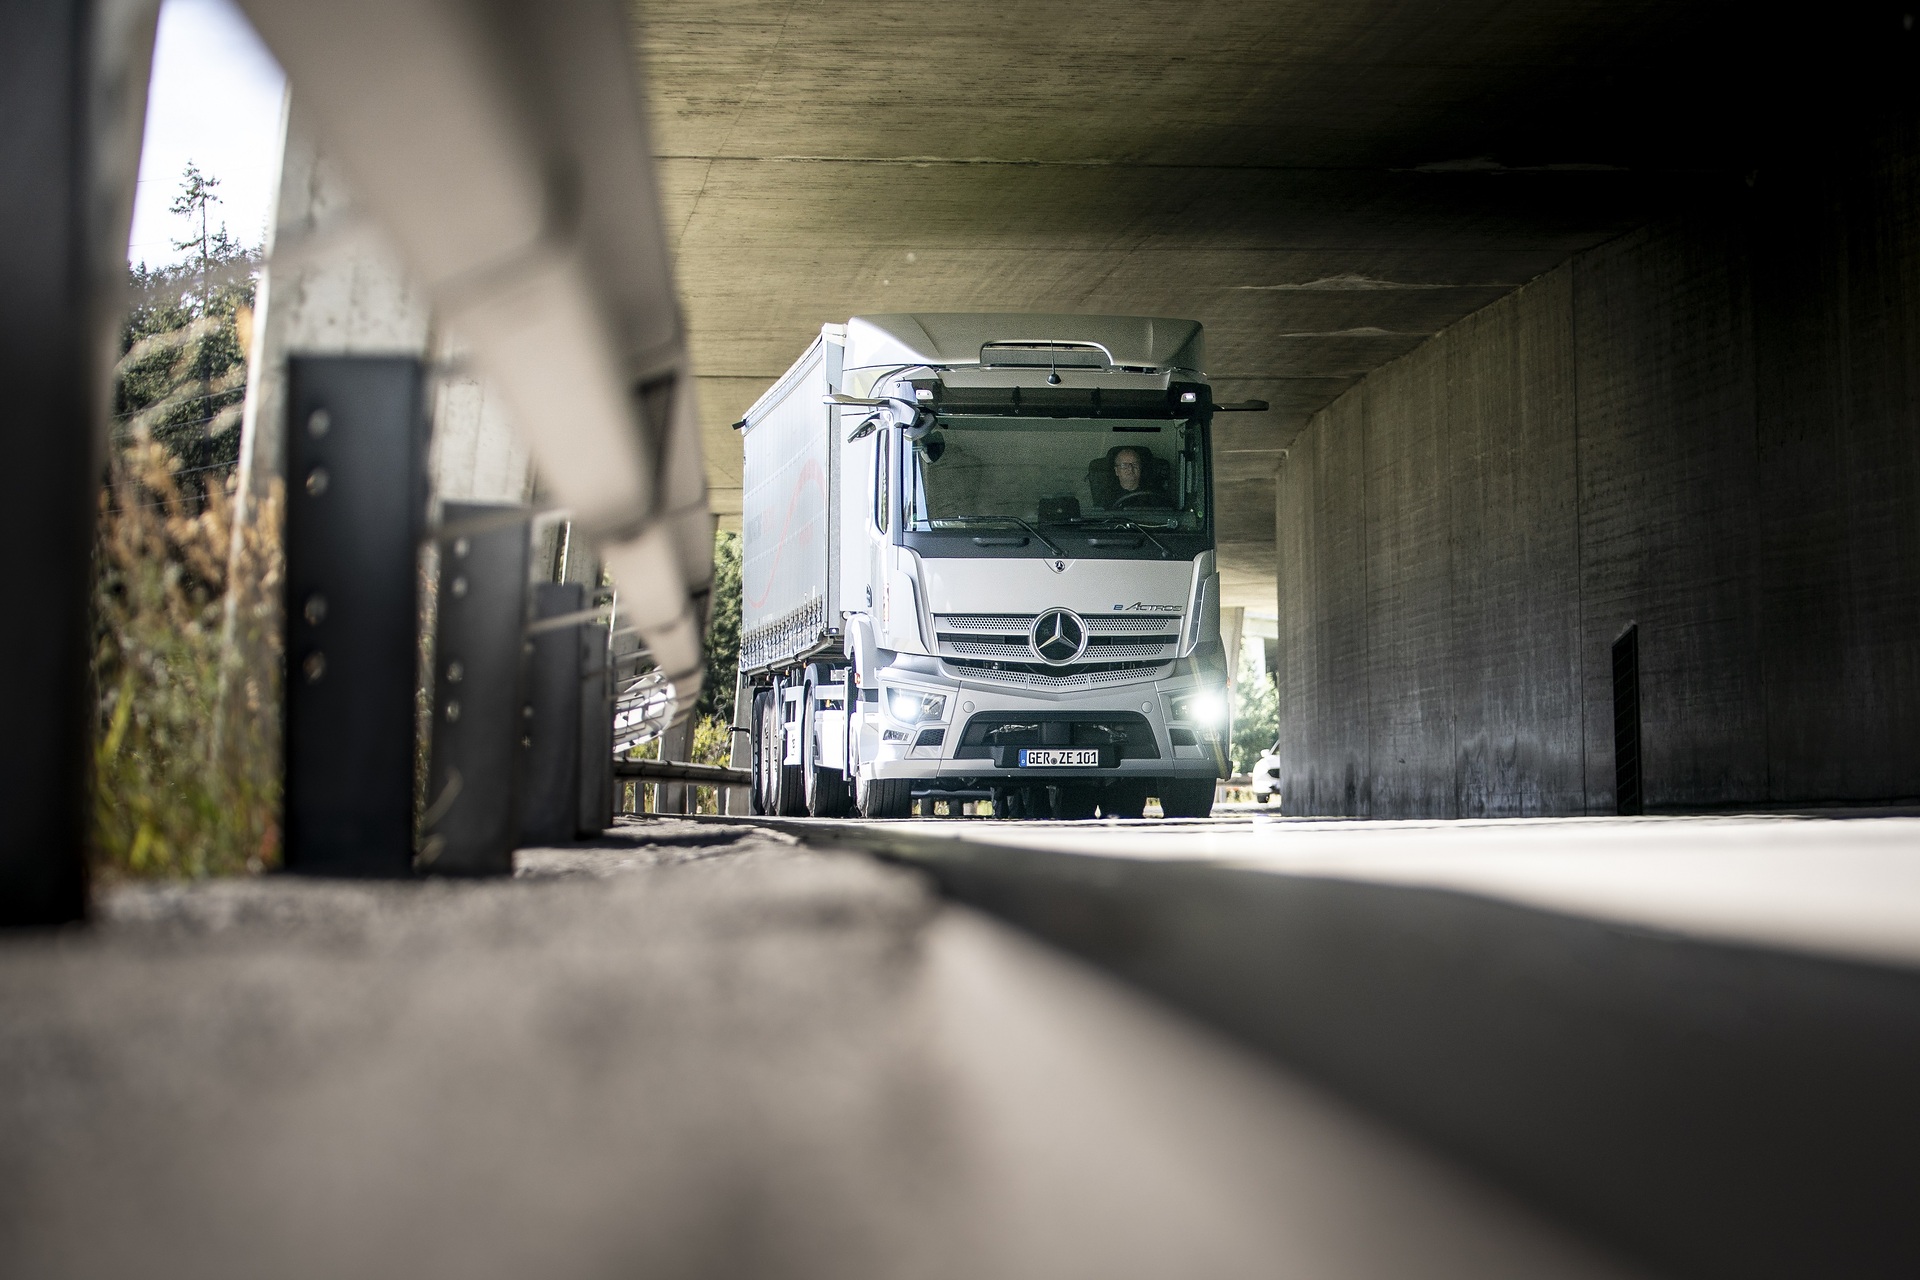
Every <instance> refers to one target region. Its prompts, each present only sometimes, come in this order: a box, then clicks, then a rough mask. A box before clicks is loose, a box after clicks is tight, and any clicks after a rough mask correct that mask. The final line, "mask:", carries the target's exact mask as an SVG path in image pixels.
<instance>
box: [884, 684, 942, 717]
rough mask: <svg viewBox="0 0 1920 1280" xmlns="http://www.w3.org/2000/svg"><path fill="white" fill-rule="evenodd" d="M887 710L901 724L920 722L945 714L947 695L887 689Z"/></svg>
mask: <svg viewBox="0 0 1920 1280" xmlns="http://www.w3.org/2000/svg"><path fill="white" fill-rule="evenodd" d="M887 710H888V712H890V713H891V714H892V716H893V718H894V719H895V720H898V721H899V722H900V723H901V724H921V723H924V722H925V721H928V720H938V719H940V718H941V717H942V716H944V715H946V714H947V695H946V694H944V693H916V692H914V691H913V690H912V689H889V690H887Z"/></svg>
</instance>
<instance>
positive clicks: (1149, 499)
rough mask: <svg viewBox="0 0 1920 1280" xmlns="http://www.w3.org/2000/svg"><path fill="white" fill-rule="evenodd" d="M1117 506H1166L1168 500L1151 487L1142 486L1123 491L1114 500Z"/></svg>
mask: <svg viewBox="0 0 1920 1280" xmlns="http://www.w3.org/2000/svg"><path fill="white" fill-rule="evenodd" d="M1113 505H1114V506H1115V507H1145V506H1156V507H1164V506H1166V505H1167V500H1166V499H1165V498H1163V497H1161V496H1160V495H1159V494H1157V493H1155V492H1153V491H1152V490H1151V489H1146V488H1140V489H1133V490H1130V491H1127V492H1123V493H1121V494H1120V495H1119V496H1118V497H1116V498H1115V499H1114V500H1113Z"/></svg>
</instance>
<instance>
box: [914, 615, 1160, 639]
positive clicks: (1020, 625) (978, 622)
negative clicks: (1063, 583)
mask: <svg viewBox="0 0 1920 1280" xmlns="http://www.w3.org/2000/svg"><path fill="white" fill-rule="evenodd" d="M1039 616H1040V615H1039V614H1037V613H936V614H934V615H933V628H934V630H936V631H940V632H949V631H975V632H984V633H987V634H992V635H1019V636H1024V635H1026V634H1027V633H1028V632H1030V631H1032V630H1033V620H1034V619H1035V618H1037V617H1039ZM1081 621H1083V622H1085V623H1086V624H1087V634H1089V635H1095V636H1101V635H1108V636H1118V635H1143V634H1151V633H1154V632H1165V633H1166V634H1167V635H1168V636H1169V637H1176V638H1177V637H1178V636H1179V634H1180V615H1179V614H1177V613H1165V614H1153V615H1149V616H1145V617H1143V616H1141V615H1139V614H1107V613H1090V614H1082V615H1081Z"/></svg>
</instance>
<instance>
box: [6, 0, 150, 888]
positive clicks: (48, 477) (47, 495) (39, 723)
mask: <svg viewBox="0 0 1920 1280" xmlns="http://www.w3.org/2000/svg"><path fill="white" fill-rule="evenodd" d="M90 7H91V6H89V5H86V4H84V3H78V2H76V0H66V2H64V3H62V2H61V0H48V2H47V3H44V4H12V5H6V6H3V7H0V84H3V85H5V86H6V100H7V121H6V126H5V128H0V177H4V179H5V181H4V183H0V279H4V280H5V281H6V282H7V300H6V306H5V308H4V309H0V380H4V384H5V386H6V389H7V412H6V414H5V416H4V418H3V419H0V423H3V424H4V425H0V441H3V442H4V444H5V448H6V452H7V464H6V466H5V467H0V547H4V548H5V552H4V553H3V554H4V559H0V565H4V567H5V572H6V580H7V591H8V593H9V596H10V597H11V598H12V599H13V600H14V601H15V605H14V608H13V610H12V611H11V612H12V616H11V617H9V618H8V620H7V624H6V625H5V626H4V627H0V670H5V671H6V672H7V674H8V677H9V678H8V681H7V685H8V696H7V731H6V733H5V734H4V735H0V806H4V810H5V813H6V834H5V835H4V836H0V924H8V925H39V924H59V923H62V922H64V921H68V920H75V919H78V918H79V917H80V916H81V915H82V914H84V912H85V910H86V861H85V857H84V850H85V847H86V841H87V827H88V823H87V816H88V808H87V773H88V771H87V759H88V743H89V739H90V736H91V735H90V732H89V730H90V729H91V727H92V724H93V716H92V712H91V708H90V707H89V706H88V700H87V656H88V650H89V648H90V643H89V634H88V622H87V614H88V599H89V595H90V592H89V586H90V575H89V572H88V570H89V566H90V565H91V563H92V553H93V539H94V519H95V506H94V501H95V494H96V493H97V492H98V489H99V484H100V472H99V467H100V417H99V411H98V404H97V388H98V386H99V383H98V382H97V380H96V377H97V373H98V370H97V369H96V367H95V363H94V359H93V357H94V354H95V346H94V340H93V328H94V325H93V319H94V317H93V316H92V315H91V314H90V313H91V312H92V310H93V308H92V307H91V306H90V303H91V301H92V288H91V285H92V283H93V281H92V280H91V279H90V275H91V271H90V265H91V264H90V262H89V247H90V245H89V240H90V237H89V236H88V234H87V230H88V221H89V220H88V218H87V216H86V215H87V213H88V212H89V203H88V200H87V198H86V197H87V194H88V183H87V181H86V179H87V177H88V176H89V175H88V174H87V166H88V160H89V152H90V150H91V148H90V147H89V146H88V141H89V139H88V136H87V131H86V128H85V123H86V121H85V117H84V115H83V114H82V112H81V109H80V108H81V103H82V101H83V98H84V94H83V92H82V89H83V86H84V85H85V83H86V72H85V68H86V66H87V40H86V36H87V25H88V24H87V22H86V21H85V18H86V15H87V13H88V10H89V9H90ZM120 243H121V245H122V246H123V252H124V245H125V244H126V233H125V228H124V225H123V226H122V230H121V240H120ZM115 266H116V267H117V268H118V269H119V270H122V271H124V270H125V268H124V267H120V266H119V264H115Z"/></svg>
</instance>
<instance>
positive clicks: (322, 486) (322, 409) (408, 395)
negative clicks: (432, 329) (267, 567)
mask: <svg viewBox="0 0 1920 1280" xmlns="http://www.w3.org/2000/svg"><path fill="white" fill-rule="evenodd" d="M287 365H288V368H287V384H288V389H287V404H288V425H287V490H288V494H287V530H286V552H287V569H286V607H287V679H286V715H287V719H286V815H285V828H286V864H287V868H288V870H290V871H300V872H306V873H309V874H315V875H339V876H407V875H411V874H412V873H413V785H414V783H413V780H414V696H415V687H416V683H417V679H418V673H419V651H418V641H417V636H418V628H419V604H418V586H417V584H418V580H419V572H418V557H417V547H418V536H419V533H420V530H421V528H422V526H423V524H424V517H425V509H426V466H425V460H426V449H425V444H426V420H425V415H424V414H423V412H422V407H423V400H422V386H423V372H422V369H421V366H420V362H419V361H418V360H416V359H413V358H411V357H405V356H299V355H296V356H292V357H290V358H289V359H288V362H287Z"/></svg>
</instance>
